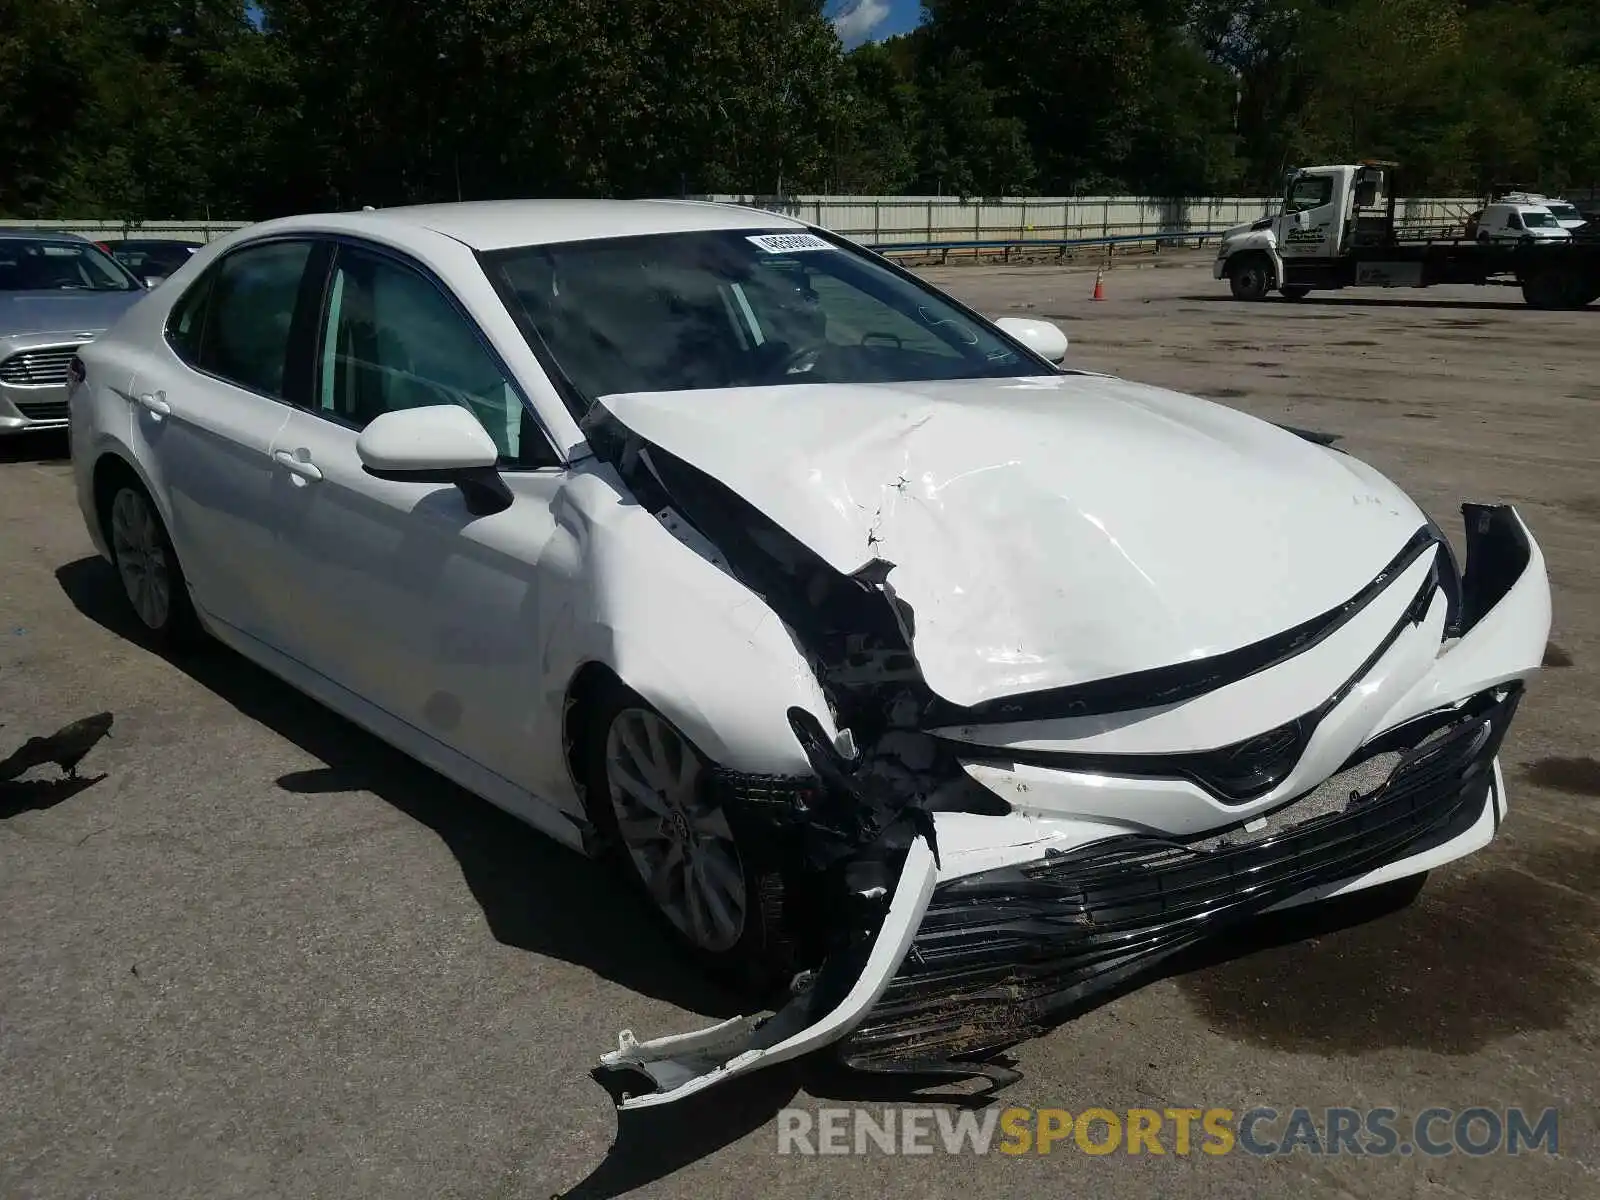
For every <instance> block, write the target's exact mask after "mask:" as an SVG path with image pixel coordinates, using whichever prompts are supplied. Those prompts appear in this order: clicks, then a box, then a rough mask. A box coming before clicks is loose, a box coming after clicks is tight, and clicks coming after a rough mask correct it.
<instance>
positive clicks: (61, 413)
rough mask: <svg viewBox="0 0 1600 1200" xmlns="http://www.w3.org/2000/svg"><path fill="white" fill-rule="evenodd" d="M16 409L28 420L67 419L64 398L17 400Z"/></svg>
mask: <svg viewBox="0 0 1600 1200" xmlns="http://www.w3.org/2000/svg"><path fill="white" fill-rule="evenodd" d="M16 409H17V411H18V412H19V413H21V414H22V415H23V416H25V417H27V418H28V420H30V421H65V420H66V419H67V402H66V401H65V400H19V401H16Z"/></svg>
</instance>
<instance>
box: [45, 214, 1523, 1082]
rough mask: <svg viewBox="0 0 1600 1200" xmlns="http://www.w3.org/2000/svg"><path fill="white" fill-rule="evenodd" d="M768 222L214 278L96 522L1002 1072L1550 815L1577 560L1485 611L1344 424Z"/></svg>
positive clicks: (750, 933) (595, 830) (1469, 566)
mask: <svg viewBox="0 0 1600 1200" xmlns="http://www.w3.org/2000/svg"><path fill="white" fill-rule="evenodd" d="M1065 354H1066V340H1065V338H1064V337H1063V336H1062V335H1061V333H1060V331H1059V330H1058V329H1056V328H1055V327H1054V326H1053V325H1049V324H1046V323H1042V322H1035V321H1023V320H1013V319H1005V320H1000V321H995V322H990V321H987V320H985V319H984V318H982V317H980V316H978V315H977V314H975V313H973V312H971V311H969V310H968V309H966V308H964V307H962V306H961V305H960V304H958V303H956V302H955V301H954V300H952V299H951V298H949V297H948V296H945V295H943V294H942V293H940V292H939V291H937V290H935V289H934V288H932V287H930V286H928V285H927V284H925V283H922V282H920V281H919V280H917V279H916V278H914V277H913V276H911V275H910V274H908V273H906V272H905V271H902V270H900V269H899V268H897V267H895V266H893V265H891V264H890V263H888V262H886V261H884V260H883V259H881V258H879V257H877V256H875V255H872V254H870V253H867V252H865V251H863V250H861V249H859V248H857V247H855V246H853V245H851V244H850V243H848V242H846V241H843V240H841V239H839V238H837V237H835V236H833V235H831V234H829V233H827V232H825V231H823V230H820V229H814V228H811V227H808V226H805V225H802V224H800V223H797V222H795V221H791V220H787V219H785V218H783V217H779V216H775V215H773V214H771V213H766V212H758V211H754V210H748V209H741V208H735V207H724V206H717V205H708V204H699V203H693V202H686V201H685V202H679V201H637V202H560V201H549V202H507V203H493V204H465V205H444V206H434V207H418V208H405V209H390V210H382V211H376V212H371V211H368V212H362V213H349V214H334V215H323V216H302V217H293V218H288V219H285V220H279V221H271V222H267V223H265V224H261V225H256V226H252V227H250V228H248V229H244V230H241V231H239V232H238V233H236V234H233V235H231V236H229V237H227V238H225V239H223V240H221V241H219V242H215V243H212V244H211V245H209V246H207V247H206V248H204V249H202V250H200V251H198V252H197V253H196V254H195V255H194V257H193V258H192V259H191V260H190V261H189V262H188V263H187V264H186V265H185V266H184V267H183V268H182V269H181V270H179V271H178V272H177V273H176V274H174V275H173V276H172V278H171V280H170V281H169V283H168V284H167V285H166V286H163V287H162V288H160V289H159V290H158V291H155V292H153V293H151V294H149V295H148V296H147V297H146V298H144V299H143V300H141V301H140V302H139V304H138V305H137V306H136V307H135V308H134V309H133V310H132V311H131V312H130V313H129V314H128V315H127V316H126V317H125V318H124V319H123V320H122V321H121V322H120V323H119V324H118V325H117V326H115V327H114V328H113V329H112V330H111V331H110V332H109V333H107V334H105V335H104V336H102V337H100V338H99V339H97V340H96V341H94V342H93V343H92V344H90V345H88V346H86V347H84V348H83V349H82V350H81V351H80V353H79V358H78V360H76V361H75V362H74V364H73V368H72V378H73V389H72V393H71V402H70V411H71V437H72V453H73V465H74V469H75V472H76V476H77V490H78V497H79V502H80V504H81V505H82V508H83V514H84V518H85V520H86V521H87V523H88V528H89V532H90V534H91V535H92V537H93V538H94V541H95V543H96V545H97V546H98V547H99V549H100V550H101V552H102V553H103V554H105V555H106V557H107V558H108V559H109V560H110V561H111V562H112V563H113V564H115V567H116V570H117V573H118V575H119V577H120V579H121V582H122V586H123V588H124V589H125V591H126V593H127V599H128V602H129V604H130V605H131V607H132V610H133V611H134V612H135V613H136V614H137V615H138V619H139V621H140V623H141V624H142V627H143V628H144V629H145V630H147V631H148V633H149V637H150V639H151V641H152V642H153V643H157V644H161V645H164V646H171V645H176V644H178V643H180V642H181V641H182V640H183V639H184V638H186V637H190V636H193V635H196V634H199V633H201V632H202V631H203V632H204V633H206V634H209V635H210V636H212V637H214V638H215V639H217V640H219V641H221V642H224V643H226V644H227V645H228V646H230V647H232V648H233V649H234V650H236V651H238V652H239V653H241V654H244V655H245V656H247V657H248V658H250V659H253V660H255V661H256V662H258V663H260V664H262V665H263V666H265V667H266V668H267V669H269V670H271V671H273V672H275V673H276V674H278V675H279V676H281V677H282V678H283V679H285V680H287V681H288V682H289V683H290V684H292V685H293V686H295V687H297V688H300V689H302V690H304V691H305V692H307V693H309V694H310V695H312V696H314V697H316V698H317V699H318V700H320V701H322V702H323V703H325V704H327V705H328V706H329V707H330V708H332V709H335V710H337V711H338V712H340V713H342V714H344V715H345V716H347V717H349V718H350V719H352V720H353V721H356V722H357V723H359V724H361V725H363V726H365V727H366V728H368V729H370V730H372V731H373V732H374V733H376V734H377V735H378V736H380V737H382V738H384V739H386V740H387V741H389V742H392V743H393V744H394V745H396V746H398V747H400V748H401V749H402V750H404V751H405V752H407V753H409V754H411V755H413V756H414V757H416V758H417V759H419V760H421V761H422V762H424V763H426V764H428V765H429V766H431V767H433V768H435V769H436V770H438V771H439V772H441V773H442V774H444V775H446V776H448V777H449V778H451V779H453V780H456V781H457V782H459V783H461V784H462V785H464V786H465V787H467V788H469V789H471V790H473V791H474V792H476V793H478V794H479V795H481V796H483V797H484V798H486V799H488V800H489V801H491V802H493V803H495V804H497V805H501V806H503V807H504V808H506V809H509V810H510V811H512V812H514V813H516V814H518V815H519V816H521V817H523V818H525V819H526V820H527V821H529V822H530V823H531V824H533V825H535V826H537V827H538V828H540V829H542V830H544V831H545V832H547V833H549V834H550V835H551V836H553V837H555V838H557V839H559V840H560V841H562V842H564V843H566V844H567V845H569V846H571V847H573V848H574V849H578V850H581V851H583V852H585V853H590V854H594V855H597V856H603V857H605V858H607V859H609V860H610V861H613V862H614V863H615V864H616V865H617V867H618V868H619V870H620V871H621V872H622V873H623V874H624V875H625V877H626V878H628V879H629V880H631V882H632V883H633V884H635V885H637V886H638V887H639V888H640V889H641V890H642V891H643V893H644V894H645V895H647V896H648V897H649V898H650V899H651V900H652V901H653V902H654V904H655V906H656V908H657V909H658V910H659V912H660V913H661V915H662V917H663V926H664V928H665V929H667V930H668V931H670V933H671V934H672V935H673V936H675V937H676V938H677V939H678V940H679V941H680V942H682V943H683V945H684V946H685V947H686V948H687V949H688V950H689V951H690V952H691V953H693V954H695V955H697V956H698V957H699V958H700V960H701V961H702V962H703V963H704V964H705V965H706V967H707V968H708V969H711V970H716V971H721V972H724V973H731V974H733V975H734V976H736V977H738V978H739V979H742V980H743V981H744V982H746V983H748V984H751V985H753V986H754V987H755V988H757V989H758V990H760V991H762V994H763V996H764V998H770V999H771V1001H772V1007H774V1008H776V1009H777V1011H776V1012H775V1013H774V1014H773V1015H771V1016H769V1017H766V1018H739V1019H736V1020H734V1021H730V1022H727V1023H725V1024H723V1025H719V1026H716V1027H715V1028H712V1029H709V1030H706V1031H703V1032H700V1033H693V1034H685V1035H680V1036H677V1037H668V1038H663V1039H660V1040H658V1041H654V1042H640V1041H637V1040H635V1039H634V1037H633V1035H632V1034H631V1033H626V1032H625V1033H624V1034H623V1035H622V1037H621V1039H620V1041H621V1044H620V1045H619V1047H618V1049H617V1050H616V1051H614V1052H612V1053H610V1054H608V1055H606V1056H605V1059H604V1061H605V1063H606V1064H607V1065H608V1066H609V1067H611V1068H613V1069H614V1072H615V1073H616V1074H617V1076H618V1077H620V1078H621V1079H623V1080H625V1081H626V1082H625V1086H626V1087H627V1090H628V1091H629V1092H630V1093H631V1095H630V1096H628V1097H627V1098H626V1099H625V1101H624V1102H625V1104H627V1105H630V1106H644V1105H652V1104H660V1103H665V1102H668V1101H672V1100H675V1099H677V1098H679V1097H681V1096H685V1095H689V1094H691V1093H693V1092H695V1091H698V1090H700V1089H703V1088H705V1087H707V1086H710V1085H712V1084H714V1083H716V1082H718V1081H719V1080H723V1079H727V1078H730V1077H732V1076H734V1075H738V1074H740V1073H742V1072H745V1071H749V1070H752V1069H755V1068H757V1067H760V1066H762V1065H765V1064H769V1063H773V1062H778V1061H782V1060H783V1059H786V1058H792V1057H794V1056H796V1055H798V1054H801V1053H805V1052H808V1051H811V1050H814V1049H817V1048H819V1047H821V1046H824V1045H829V1046H830V1047H831V1051H832V1052H833V1053H835V1054H837V1055H838V1056H839V1057H840V1058H841V1059H842V1060H843V1061H844V1062H846V1063H849V1064H852V1065H853V1066H855V1067H857V1068H861V1069H867V1070H880V1071H896V1070H916V1071H928V1070H937V1071H943V1072H946V1073H956V1074H965V1073H971V1072H976V1073H989V1074H992V1073H993V1071H994V1068H993V1067H992V1066H990V1065H988V1064H986V1063H985V1059H986V1058H987V1057H988V1056H989V1055H990V1054H991V1053H992V1052H994V1051H995V1050H997V1049H999V1048H1002V1047H1004V1046H1007V1045H1010V1044H1014V1043H1015V1042H1017V1041H1019V1040H1021V1039H1023V1038H1025V1037H1028V1036H1030V1035H1032V1034H1033V1033H1036V1032H1038V1031H1040V1030H1042V1029H1045V1028H1047V1027H1048V1026H1049V1025H1051V1024H1053V1023H1055V1022H1058V1021H1059V1020H1060V1019H1061V1018H1062V1017H1063V1015H1064V1014H1067V1013H1070V1012H1071V1011H1073V1010H1074V1009H1075V1008H1076V1007H1078V1006H1080V1005H1081V1004H1082V1003H1083V1002H1084V1001H1085V1000H1086V999H1090V998H1092V997H1094V996H1095V995H1097V994H1100V993H1103V992H1104V991H1105V990H1107V989H1110V988H1114V987H1117V986H1119V985H1121V984H1123V983H1124V982H1125V981H1126V980H1127V979H1129V978H1130V977H1132V976H1134V975H1135V974H1137V973H1139V972H1142V971H1144V970H1146V969H1148V968H1149V967H1151V966H1152V965H1153V964H1156V963H1157V962H1159V961H1160V960H1161V959H1162V958H1164V957H1166V956H1168V955H1171V954H1173V953H1174V952H1175V951H1178V950H1181V949H1183V948H1185V947H1187V946H1190V945H1192V944H1193V943H1195V942H1196V941H1198V940H1200V939H1202V938H1205V937H1211V936H1215V935H1217V934H1219V933H1225V932H1227V931H1229V930H1231V929H1233V928H1235V927H1236V926H1237V925H1238V924H1239V923H1240V922H1243V921H1246V920H1249V919H1251V918H1252V917H1254V916H1256V915H1257V914H1259V913H1261V912H1263V911H1265V910H1267V909H1272V908H1281V907H1285V906H1290V905H1296V904H1303V903H1307V902H1309V901H1314V900H1320V899H1324V898H1327V897H1331V896H1334V895H1337V894H1341V893H1349V892H1354V891H1358V890H1362V889H1375V888H1381V889H1385V891H1386V892H1389V893H1394V894H1395V895H1396V896H1397V897H1398V898H1401V899H1403V898H1404V896H1405V895H1407V894H1414V892H1415V889H1416V887H1417V886H1418V885H1419V884H1420V881H1421V878H1422V876H1423V874H1424V873H1425V872H1426V871H1428V870H1429V869H1430V868H1432V867H1435V866H1437V865H1439V864H1441V863H1445V862H1448V861H1450V860H1452V859H1455V858H1459V857H1460V856H1462V855H1464V854H1467V853H1469V852H1471V851H1473V850H1476V849H1478V848H1480V847H1482V846H1484V845H1485V844H1486V843H1487V842H1488V841H1489V840H1490V838H1491V837H1492V836H1493V834H1494V832H1495V830H1496V829H1497V828H1498V826H1499V823H1500V821H1501V819H1502V817H1503V816H1504V815H1505V812H1506V795H1505V787H1504V782H1503V780H1502V777H1501V773H1500V769H1499V765H1498V758H1497V752H1498V749H1499V746H1500V744H1501V740H1502V739H1503V737H1504V736H1505V733H1506V728H1507V725H1508V723H1509V721H1510V719H1511V717H1512V714H1513V712H1514V710H1515V708H1516V705H1517V702H1518V700H1519V698H1520V696H1521V694H1522V685H1523V681H1524V679H1525V678H1526V677H1527V676H1529V675H1530V674H1531V673H1533V672H1534V671H1535V670H1536V669H1537V667H1538V665H1539V663H1540V660H1541V657H1542V654H1543V650H1544V646H1545V638H1546V634H1547V632H1548V628H1549V621H1550V593H1549V585H1548V582H1547V579H1546V575H1545V566H1544V560H1543V557H1542V556H1541V554H1540V552H1539V549H1538V547H1537V546H1536V545H1535V543H1534V541H1533V538H1532V537H1531V536H1530V535H1529V532H1528V530H1527V528H1526V527H1525V525H1524V524H1523V522H1522V520H1521V519H1520V518H1519V517H1518V515H1517V514H1516V513H1515V512H1514V511H1513V510H1512V509H1510V508H1508V507H1503V506H1486V505H1467V506H1465V507H1464V509H1463V512H1464V514H1465V516H1466V529H1465V544H1466V547H1467V556H1466V568H1465V572H1464V574H1463V573H1462V572H1461V571H1458V569H1457V564H1456V560H1455V558H1454V557H1453V555H1452V553H1451V551H1450V548H1449V545H1448V543H1447V541H1446V539H1445V537H1444V535H1443V534H1442V533H1441V531H1440V530H1439V528H1438V526H1436V525H1435V524H1434V523H1433V522H1432V521H1431V520H1430V519H1429V518H1428V517H1427V516H1425V515H1424V514H1423V513H1422V512H1421V511H1420V510H1419V509H1418V507H1417V506H1416V505H1415V504H1414V503H1412V501H1411V500H1409V499H1408V498H1407V497H1406V496H1405V495H1404V494H1403V493H1402V492H1401V491H1400V490H1399V489H1397V488H1396V487H1395V486H1394V485H1393V484H1391V483H1390V482H1389V481H1388V480H1386V479H1385V478H1383V477H1382V476H1381V475H1379V474H1378V473H1377V472H1376V471H1374V470H1373V469H1371V468H1370V467H1368V466H1365V465H1364V464H1362V463H1361V462H1359V461H1357V460H1355V459H1353V458H1351V457H1349V456H1348V455H1346V454H1344V453H1342V452H1340V451H1339V450H1338V449H1336V448H1334V447H1332V446H1330V445H1327V444H1325V439H1318V438H1316V437H1314V436H1312V435H1307V434H1304V433H1303V432H1298V431H1293V430H1286V429H1283V428H1279V427H1276V426H1274V425H1271V424H1268V423H1266V422H1263V421H1259V420H1256V419H1254V418H1252V417H1248V416H1245V415H1243V414H1241V413H1239V412H1236V411H1233V410H1231V409H1229V408H1226V407H1223V406H1220V405H1216V404H1212V403H1208V402H1206V401H1203V400H1198V399H1194V398H1191V397H1188V396H1183V395H1178V394H1175V393H1173V392H1168V391H1163V390H1160V389H1157V388H1152V387H1145V386H1141V385H1138V384H1134V383H1129V382H1125V381H1122V380H1118V379H1114V378H1109V377H1107V376H1104V375H1099V374H1093V373H1089V372H1084V371H1076V370H1071V369H1068V368H1064V367H1062V366H1060V365H1059V364H1060V363H1061V361H1062V360H1063V358H1064V357H1065Z"/></svg>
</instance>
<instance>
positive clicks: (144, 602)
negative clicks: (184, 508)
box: [102, 478, 199, 649]
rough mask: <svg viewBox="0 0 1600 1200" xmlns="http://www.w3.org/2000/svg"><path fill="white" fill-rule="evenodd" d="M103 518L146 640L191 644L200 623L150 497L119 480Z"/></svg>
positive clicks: (109, 492)
mask: <svg viewBox="0 0 1600 1200" xmlns="http://www.w3.org/2000/svg"><path fill="white" fill-rule="evenodd" d="M102 518H103V520H104V523H105V531H106V541H107V543H108V545H109V546H110V547H111V558H112V561H113V562H114V563H115V564H116V568H117V577H118V579H119V580H121V582H122V594H123V597H124V598H125V599H126V600H127V602H128V607H129V608H131V609H132V610H133V615H134V616H135V617H136V618H138V621H139V624H140V626H141V627H142V629H143V632H144V634H145V635H146V637H147V639H148V640H149V641H150V642H151V643H152V644H154V645H156V646H158V647H160V648H162V649H174V648H177V647H179V646H182V645H186V644H188V643H189V642H190V641H192V640H193V638H194V636H195V634H196V632H197V631H198V629H199V622H198V621H197V620H196V619H195V615H194V607H193V606H192V605H191V604H190V602H189V586H188V584H187V583H186V582H185V581H184V577H183V568H182V567H181V566H179V565H178V556H177V554H176V552H175V551H174V550H173V548H172V539H171V538H170V537H168V536H167V529H166V526H165V525H163V524H162V523H161V517H160V515H159V514H158V513H157V512H156V506H155V502H154V501H152V500H151V499H150V495H149V493H148V492H146V491H145V490H144V488H143V487H141V486H140V485H139V484H138V483H137V482H136V481H135V480H133V479H131V478H128V479H119V480H118V481H116V482H115V483H113V484H112V486H111V487H110V488H109V489H107V495H106V497H105V507H104V510H103V513H102Z"/></svg>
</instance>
